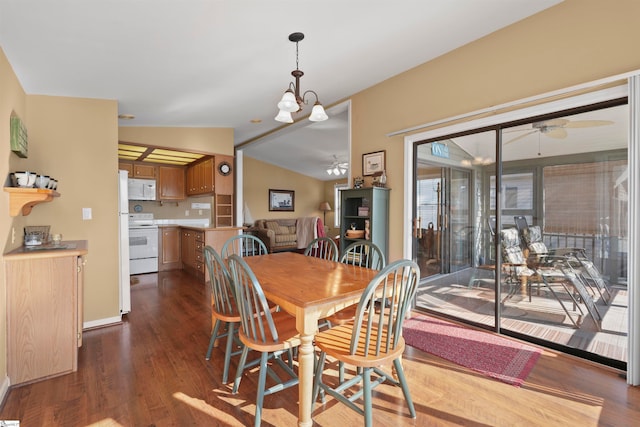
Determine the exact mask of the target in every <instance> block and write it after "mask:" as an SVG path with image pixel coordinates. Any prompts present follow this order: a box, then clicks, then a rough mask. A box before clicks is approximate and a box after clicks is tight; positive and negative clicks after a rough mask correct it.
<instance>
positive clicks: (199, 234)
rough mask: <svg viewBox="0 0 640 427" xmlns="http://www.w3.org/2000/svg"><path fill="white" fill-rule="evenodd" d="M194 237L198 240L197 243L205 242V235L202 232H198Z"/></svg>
mask: <svg viewBox="0 0 640 427" xmlns="http://www.w3.org/2000/svg"><path fill="white" fill-rule="evenodd" d="M194 236H195V238H196V242H204V233H203V232H202V231H196V232H195V233H194Z"/></svg>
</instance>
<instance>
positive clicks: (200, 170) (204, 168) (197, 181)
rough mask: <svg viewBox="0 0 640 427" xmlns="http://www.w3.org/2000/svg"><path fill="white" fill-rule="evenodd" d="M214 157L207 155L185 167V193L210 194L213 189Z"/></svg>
mask: <svg viewBox="0 0 640 427" xmlns="http://www.w3.org/2000/svg"><path fill="white" fill-rule="evenodd" d="M214 160H215V159H214V158H213V157H209V158H207V159H205V160H202V161H200V162H198V163H195V164H193V165H191V166H189V167H188V168H187V195H189V196H193V195H202V194H211V193H213V191H214V189H215V185H214V184H215V183H214V171H213V168H214Z"/></svg>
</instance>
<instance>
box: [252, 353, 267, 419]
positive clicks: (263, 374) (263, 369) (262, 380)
mask: <svg viewBox="0 0 640 427" xmlns="http://www.w3.org/2000/svg"><path fill="white" fill-rule="evenodd" d="M268 358H269V353H266V352H263V353H262V354H261V355H260V372H259V375H258V396H257V397H256V419H255V422H254V426H255V427H260V422H261V419H262V402H263V401H264V389H265V385H266V383H267V360H268Z"/></svg>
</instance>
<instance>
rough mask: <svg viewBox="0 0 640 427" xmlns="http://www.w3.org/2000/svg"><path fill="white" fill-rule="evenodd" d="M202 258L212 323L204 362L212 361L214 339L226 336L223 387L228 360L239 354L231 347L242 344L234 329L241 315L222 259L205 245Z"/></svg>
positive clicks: (238, 323)
mask: <svg viewBox="0 0 640 427" xmlns="http://www.w3.org/2000/svg"><path fill="white" fill-rule="evenodd" d="M204 258H205V263H206V265H207V270H208V272H209V281H210V285H211V316H212V319H214V320H215V323H214V326H213V332H212V333H211V339H210V340H209V348H208V349H207V355H206V357H205V359H206V360H210V359H211V352H212V351H213V346H214V343H215V342H216V340H218V339H220V338H224V337H226V338H227V342H226V348H225V352H224V368H223V371H222V383H223V384H226V383H227V380H228V377H229V364H230V361H231V357H232V356H236V355H239V354H241V353H242V349H241V348H238V349H237V350H235V351H234V350H233V346H234V344H235V345H236V346H237V347H242V343H241V342H240V340H239V339H238V336H237V335H238V329H237V327H238V326H239V325H240V314H239V313H238V308H237V305H236V299H235V297H234V290H233V285H232V284H231V276H230V274H229V270H227V267H226V266H225V264H224V262H223V261H222V258H220V255H219V254H218V253H217V252H216V250H215V249H213V248H212V247H211V246H208V245H207V246H205V247H204ZM225 330H226V332H225Z"/></svg>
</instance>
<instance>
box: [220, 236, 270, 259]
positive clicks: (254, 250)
mask: <svg viewBox="0 0 640 427" xmlns="http://www.w3.org/2000/svg"><path fill="white" fill-rule="evenodd" d="M267 253H269V251H268V250H267V246H266V245H265V244H264V242H263V241H262V240H260V239H259V238H258V237H256V236H254V235H253V234H238V235H237V236H232V237H230V238H229V239H228V240H227V241H226V242H224V245H222V251H221V252H220V256H221V257H222V259H227V258H229V255H233V254H235V255H239V256H241V257H242V256H252V255H265V254H267Z"/></svg>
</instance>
